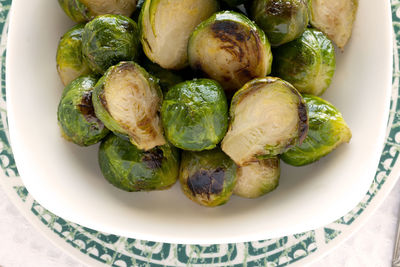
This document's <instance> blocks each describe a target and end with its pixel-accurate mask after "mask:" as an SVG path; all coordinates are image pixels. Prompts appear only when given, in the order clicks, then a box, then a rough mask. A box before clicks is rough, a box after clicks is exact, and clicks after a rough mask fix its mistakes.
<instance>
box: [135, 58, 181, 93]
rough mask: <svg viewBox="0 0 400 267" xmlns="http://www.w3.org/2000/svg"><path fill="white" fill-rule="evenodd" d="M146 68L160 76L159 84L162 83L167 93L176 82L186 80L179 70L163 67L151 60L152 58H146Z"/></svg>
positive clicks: (161, 85)
mask: <svg viewBox="0 0 400 267" xmlns="http://www.w3.org/2000/svg"><path fill="white" fill-rule="evenodd" d="M142 66H143V68H144V69H146V70H147V71H148V72H149V73H150V74H151V75H153V76H154V77H156V78H158V80H159V81H158V84H159V85H160V87H161V89H162V91H163V92H164V93H165V92H167V91H168V90H169V88H171V87H172V86H174V85H175V84H178V83H181V82H183V81H184V79H183V77H182V75H181V74H180V73H178V72H175V71H172V70H166V69H163V68H161V67H160V66H159V65H157V64H155V63H153V62H151V61H150V60H145V61H144V62H143V63H142Z"/></svg>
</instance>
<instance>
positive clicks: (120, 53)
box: [82, 15, 140, 74]
mask: <svg viewBox="0 0 400 267" xmlns="http://www.w3.org/2000/svg"><path fill="white" fill-rule="evenodd" d="M138 34H139V33H138V28H137V25H136V22H134V21H133V20H131V19H130V18H127V17H124V16H120V15H103V16H99V17H96V18H95V19H94V20H92V21H90V22H89V23H87V24H86V25H85V29H84V31H83V36H82V54H83V57H84V59H85V60H86V62H87V63H88V65H89V67H90V68H91V69H92V70H93V71H94V72H97V73H99V74H103V73H104V72H105V71H106V70H107V69H108V68H109V67H111V66H113V65H115V64H117V63H119V62H120V61H130V60H135V59H136V57H137V56H138V54H139V51H140V48H139V45H140V41H139V37H138Z"/></svg>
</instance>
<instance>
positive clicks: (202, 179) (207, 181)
mask: <svg viewBox="0 0 400 267" xmlns="http://www.w3.org/2000/svg"><path fill="white" fill-rule="evenodd" d="M224 180H225V171H224V170H223V169H222V168H217V169H216V170H214V171H209V170H200V171H198V172H196V173H195V174H193V175H192V176H190V177H189V179H188V181H187V184H188V187H189V189H190V191H191V192H192V194H193V195H194V196H195V195H202V194H205V195H207V197H208V199H210V195H211V194H219V193H221V192H222V190H223V188H224Z"/></svg>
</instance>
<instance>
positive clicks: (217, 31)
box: [211, 20, 246, 42]
mask: <svg viewBox="0 0 400 267" xmlns="http://www.w3.org/2000/svg"><path fill="white" fill-rule="evenodd" d="M211 30H212V31H213V32H214V36H215V37H216V38H219V39H220V40H221V41H223V42H231V41H232V40H231V37H235V39H236V41H238V42H244V41H245V40H246V37H245V36H244V35H243V33H241V32H240V29H239V26H238V24H237V23H236V22H233V21H228V20H223V21H218V22H216V23H214V24H213V25H212V26H211Z"/></svg>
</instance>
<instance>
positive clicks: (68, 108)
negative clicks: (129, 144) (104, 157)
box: [57, 76, 109, 146]
mask: <svg viewBox="0 0 400 267" xmlns="http://www.w3.org/2000/svg"><path fill="white" fill-rule="evenodd" d="M96 81H97V79H96V78H94V77H93V76H82V77H79V78H77V79H76V80H74V81H72V82H71V83H70V84H69V85H68V86H67V87H65V89H64V92H63V95H62V98H61V101H60V103H59V105H58V111H57V118H58V123H59V125H60V127H61V131H62V133H63V137H64V138H66V139H67V140H68V141H72V142H74V143H75V144H77V145H80V146H90V145H93V144H95V143H97V142H99V141H100V140H101V139H103V137H105V136H106V135H107V134H108V132H109V131H108V129H107V128H105V127H104V124H103V123H102V122H101V121H100V120H99V119H98V118H97V117H96V115H95V113H94V110H93V105H92V91H93V87H94V85H95V84H96Z"/></svg>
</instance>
